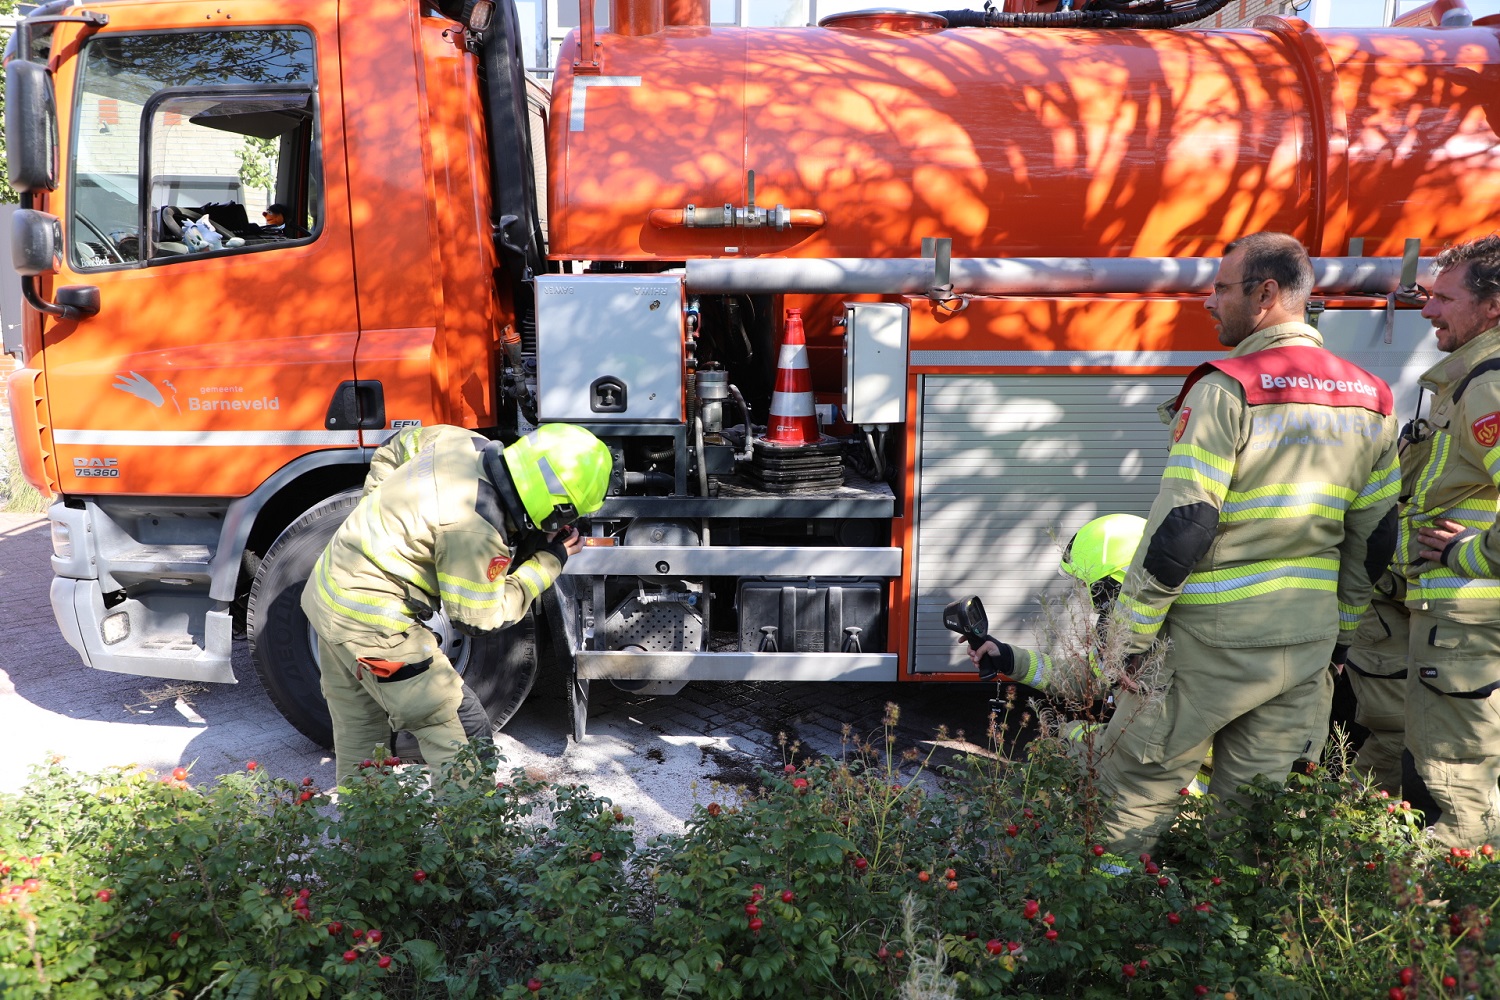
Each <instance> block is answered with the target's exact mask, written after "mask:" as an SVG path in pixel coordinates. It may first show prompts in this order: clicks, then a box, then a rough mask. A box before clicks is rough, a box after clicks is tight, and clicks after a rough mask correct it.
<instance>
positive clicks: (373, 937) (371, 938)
mask: <svg viewBox="0 0 1500 1000" xmlns="http://www.w3.org/2000/svg"><path fill="white" fill-rule="evenodd" d="M383 937H385V935H384V934H382V933H380V931H378V930H374V931H366V932H365V940H366V941H368V942H370V943H371V944H379V943H380V939H381V938H383Z"/></svg>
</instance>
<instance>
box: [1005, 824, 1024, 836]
mask: <svg viewBox="0 0 1500 1000" xmlns="http://www.w3.org/2000/svg"><path fill="white" fill-rule="evenodd" d="M1020 832H1021V828H1020V827H1018V826H1016V824H1014V823H1012V824H1010V826H1007V827H1006V828H1005V834H1006V836H1009V837H1014V836H1015V835H1016V834H1018V833H1020Z"/></svg>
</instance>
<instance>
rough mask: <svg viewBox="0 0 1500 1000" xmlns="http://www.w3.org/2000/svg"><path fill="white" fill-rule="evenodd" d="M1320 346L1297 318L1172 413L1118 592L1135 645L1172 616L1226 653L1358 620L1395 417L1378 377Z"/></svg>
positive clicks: (1330, 633)
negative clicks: (1153, 493)
mask: <svg viewBox="0 0 1500 1000" xmlns="http://www.w3.org/2000/svg"><path fill="white" fill-rule="evenodd" d="M1287 348H1295V349H1296V350H1294V351H1290V352H1287V353H1284V354H1275V353H1274V352H1280V351H1284V350H1285V349H1287ZM1321 348H1322V338H1321V336H1320V335H1319V334H1318V332H1317V331H1316V330H1314V329H1313V328H1312V327H1310V326H1307V325H1305V324H1303V323H1283V324H1280V325H1278V326H1274V327H1269V328H1267V329H1265V330H1260V331H1258V332H1256V333H1255V334H1253V335H1251V336H1250V337H1248V338H1247V339H1246V340H1245V341H1244V342H1243V343H1241V344H1240V345H1239V346H1238V347H1236V348H1235V349H1234V350H1233V351H1232V352H1231V353H1230V355H1229V358H1228V359H1226V361H1224V362H1215V363H1213V364H1212V365H1211V366H1206V367H1205V368H1204V369H1200V370H1199V371H1198V372H1195V373H1194V375H1193V377H1191V378H1190V379H1189V380H1188V382H1187V384H1186V385H1185V387H1184V391H1183V393H1182V394H1180V395H1179V396H1178V398H1177V399H1176V400H1174V401H1173V402H1172V403H1169V404H1167V406H1166V407H1164V408H1163V417H1164V419H1166V420H1173V419H1174V418H1175V422H1174V425H1173V431H1172V441H1171V444H1170V451H1169V453H1168V458H1167V467H1166V470H1165V471H1164V472H1163V474H1162V481H1161V488H1160V491H1159V492H1158V494H1157V497H1156V501H1155V503H1154V504H1153V505H1152V508H1151V515H1150V517H1149V518H1148V520H1147V525H1146V532H1145V535H1144V537H1143V539H1142V543H1141V546H1140V548H1139V549H1138V550H1137V551H1136V555H1135V560H1134V562H1133V563H1132V565H1131V568H1130V571H1129V574H1128V575H1127V577H1126V580H1125V584H1124V587H1123V588H1122V590H1121V593H1120V597H1119V607H1120V608H1121V610H1122V611H1123V612H1124V614H1125V615H1126V617H1127V620H1128V621H1129V622H1130V625H1131V630H1132V632H1133V633H1134V639H1133V641H1132V643H1131V651H1132V652H1142V651H1144V650H1146V649H1147V648H1149V647H1150V645H1151V643H1152V642H1153V641H1154V640H1155V637H1156V635H1157V633H1158V631H1160V629H1161V627H1162V625H1163V624H1164V623H1165V622H1166V620H1167V618H1168V614H1169V612H1170V616H1171V620H1172V622H1173V625H1174V627H1181V628H1183V629H1185V630H1187V631H1188V632H1190V633H1192V634H1193V635H1194V636H1196V637H1197V638H1198V639H1200V640H1201V641H1203V642H1205V643H1209V644H1211V645H1215V646H1223V647H1250V646H1275V645H1285V644H1291V643H1298V642H1311V641H1314V640H1318V639H1325V638H1332V637H1334V636H1335V635H1342V634H1352V633H1353V631H1354V629H1355V628H1357V627H1358V625H1359V619H1360V616H1361V615H1362V614H1363V613H1364V611H1365V609H1366V608H1367V607H1368V606H1369V600H1370V586H1371V581H1370V579H1369V572H1368V570H1367V568H1366V567H1365V551H1366V543H1367V540H1368V539H1369V536H1370V534H1371V533H1372V532H1373V531H1374V530H1375V528H1376V526H1378V525H1379V523H1380V521H1381V519H1382V518H1383V517H1384V516H1385V515H1386V513H1387V512H1388V511H1389V510H1390V509H1391V507H1392V506H1393V505H1394V504H1395V502H1396V495H1397V493H1398V491H1399V489H1400V466H1399V463H1398V459H1397V453H1396V420H1395V417H1394V416H1393V415H1392V413H1391V404H1390V390H1389V389H1388V388H1387V387H1386V385H1385V383H1384V382H1382V381H1381V380H1380V379H1378V378H1376V377H1375V376H1373V375H1370V374H1369V373H1367V372H1364V371H1363V370H1361V369H1359V368H1356V367H1355V366H1353V365H1350V364H1348V363H1347V362H1344V361H1341V360H1339V359H1338V358H1336V357H1335V356H1333V355H1332V354H1329V353H1327V352H1326V351H1323V350H1321ZM1178 555H1181V556H1182V559H1183V560H1190V561H1189V562H1181V563H1180V564H1176V565H1177V569H1176V570H1173V569H1172V566H1173V565H1174V563H1173V557H1175V556H1178ZM1164 577H1165V579H1164Z"/></svg>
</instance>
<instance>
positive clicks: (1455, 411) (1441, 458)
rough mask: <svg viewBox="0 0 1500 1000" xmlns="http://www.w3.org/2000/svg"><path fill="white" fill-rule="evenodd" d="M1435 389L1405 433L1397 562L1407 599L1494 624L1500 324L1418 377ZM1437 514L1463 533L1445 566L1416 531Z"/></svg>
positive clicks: (1499, 598)
mask: <svg viewBox="0 0 1500 1000" xmlns="http://www.w3.org/2000/svg"><path fill="white" fill-rule="evenodd" d="M1421 381H1422V385H1423V386H1424V387H1425V388H1428V389H1431V390H1432V391H1433V393H1434V396H1433V400H1432V405H1431V408H1430V410H1429V411H1428V416H1427V418H1426V419H1425V420H1417V421H1414V422H1413V424H1412V425H1411V426H1409V427H1408V428H1407V430H1406V432H1405V434H1404V437H1405V438H1406V439H1408V440H1407V441H1406V442H1405V443H1406V447H1405V449H1404V451H1403V453H1402V466H1403V469H1404V472H1405V475H1404V477H1403V478H1404V481H1403V483H1402V497H1403V499H1405V501H1406V502H1405V504H1404V506H1403V508H1402V516H1401V533H1400V536H1399V541H1398V543H1397V544H1398V548H1397V553H1398V555H1397V563H1398V566H1400V567H1401V568H1402V571H1403V575H1404V576H1405V577H1406V581H1407V592H1406V603H1407V606H1408V607H1410V608H1413V609H1415V610H1418V611H1426V612H1428V613H1429V614H1432V615H1434V616H1436V617H1440V618H1448V619H1450V620H1454V621H1459V622H1463V623H1467V624H1490V623H1497V622H1500V524H1497V521H1496V499H1497V497H1500V490H1497V489H1496V484H1497V483H1500V327H1496V328H1495V329H1492V330H1487V331H1485V332H1484V333H1481V334H1480V335H1479V336H1477V337H1475V338H1474V339H1473V340H1471V341H1469V342H1468V343H1467V344H1465V345H1463V346H1462V347H1460V348H1459V349H1458V350H1456V351H1454V352H1453V353H1452V354H1450V355H1449V356H1448V357H1446V358H1444V359H1443V361H1442V362H1440V363H1439V364H1437V365H1435V366H1433V367H1432V368H1431V369H1429V370H1428V371H1427V372H1426V373H1425V374H1423V375H1422V380H1421ZM1439 520H1450V521H1456V522H1458V523H1459V524H1461V525H1463V526H1464V528H1465V529H1467V530H1466V532H1465V535H1466V536H1467V537H1464V538H1462V539H1461V540H1459V541H1458V542H1457V543H1456V544H1454V545H1452V546H1450V547H1449V549H1448V551H1447V552H1446V553H1445V554H1444V557H1443V563H1442V564H1438V563H1434V562H1430V561H1428V560H1425V559H1423V558H1422V556H1421V549H1422V545H1421V544H1420V543H1419V542H1418V541H1417V532H1418V531H1419V530H1420V529H1421V528H1423V527H1426V526H1427V525H1430V524H1432V523H1433V522H1435V521H1439Z"/></svg>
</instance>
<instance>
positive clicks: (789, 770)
mask: <svg viewBox="0 0 1500 1000" xmlns="http://www.w3.org/2000/svg"><path fill="white" fill-rule="evenodd" d="M781 772H782V773H783V774H796V773H797V765H796V764H787V765H786V766H785V767H783V768H782V769H781Z"/></svg>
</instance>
